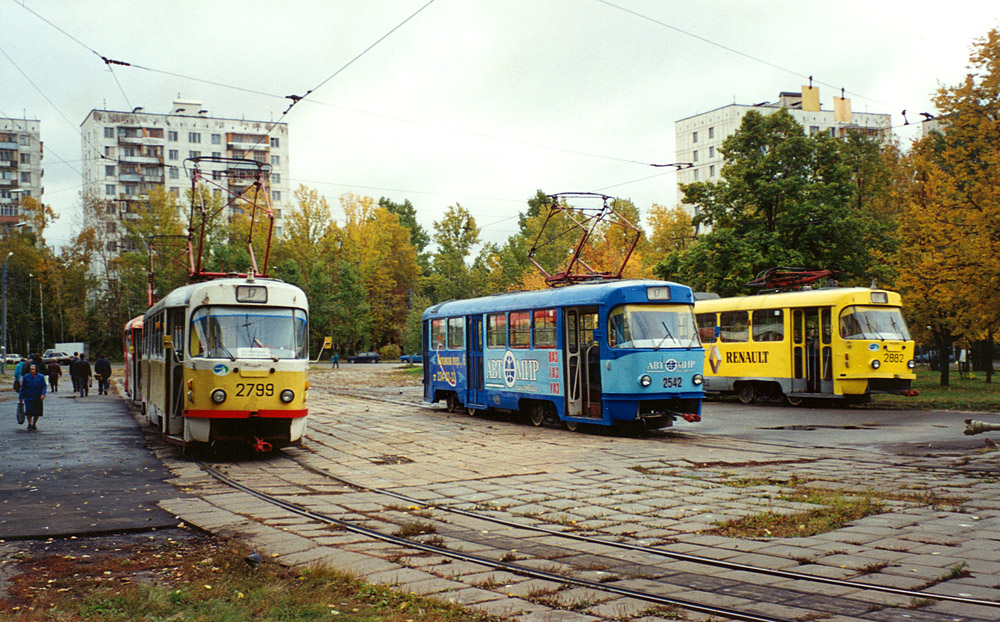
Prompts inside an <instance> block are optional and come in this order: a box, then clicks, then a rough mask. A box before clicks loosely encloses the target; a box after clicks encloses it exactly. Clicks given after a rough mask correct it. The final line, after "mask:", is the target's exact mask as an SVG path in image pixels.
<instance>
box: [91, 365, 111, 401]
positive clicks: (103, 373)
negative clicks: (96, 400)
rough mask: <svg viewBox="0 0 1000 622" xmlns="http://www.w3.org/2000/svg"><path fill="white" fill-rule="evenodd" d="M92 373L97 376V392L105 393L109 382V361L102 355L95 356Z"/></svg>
mask: <svg viewBox="0 0 1000 622" xmlns="http://www.w3.org/2000/svg"><path fill="white" fill-rule="evenodd" d="M94 375H95V376H96V377H97V394H98V395H107V394H108V385H109V384H111V362H110V361H108V359H106V358H104V357H103V356H98V357H97V362H96V363H94Z"/></svg>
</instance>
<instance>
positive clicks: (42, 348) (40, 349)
mask: <svg viewBox="0 0 1000 622" xmlns="http://www.w3.org/2000/svg"><path fill="white" fill-rule="evenodd" d="M38 305H39V308H40V309H41V311H40V312H39V313H40V315H41V318H42V342H41V343H40V344H38V353H39V354H42V353H43V352H44V351H45V301H44V300H43V299H42V281H41V279H39V281H38Z"/></svg>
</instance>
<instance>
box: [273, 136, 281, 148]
mask: <svg viewBox="0 0 1000 622" xmlns="http://www.w3.org/2000/svg"><path fill="white" fill-rule="evenodd" d="M271 146H272V147H274V148H275V149H277V148H278V147H280V146H281V141H280V140H279V139H277V138H272V139H271Z"/></svg>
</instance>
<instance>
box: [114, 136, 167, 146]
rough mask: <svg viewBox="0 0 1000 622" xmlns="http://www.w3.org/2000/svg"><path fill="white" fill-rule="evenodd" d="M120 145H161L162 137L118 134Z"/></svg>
mask: <svg viewBox="0 0 1000 622" xmlns="http://www.w3.org/2000/svg"><path fill="white" fill-rule="evenodd" d="M118 144H120V145H162V144H163V139H162V138H152V137H150V136H119V137H118Z"/></svg>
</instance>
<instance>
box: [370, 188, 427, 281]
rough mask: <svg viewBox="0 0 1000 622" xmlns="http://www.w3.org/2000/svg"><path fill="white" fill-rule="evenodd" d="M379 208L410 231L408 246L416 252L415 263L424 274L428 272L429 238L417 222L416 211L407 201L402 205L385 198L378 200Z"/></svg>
mask: <svg viewBox="0 0 1000 622" xmlns="http://www.w3.org/2000/svg"><path fill="white" fill-rule="evenodd" d="M378 205H379V207H384V208H385V209H387V210H389V211H390V212H391V213H393V214H395V215H396V217H398V218H399V224H401V225H403V226H404V227H406V228H407V229H409V230H410V244H412V245H413V248H414V249H415V250H416V251H417V263H418V264H420V269H421V270H422V271H423V273H424V274H427V273H428V272H429V271H430V253H429V252H428V251H427V247H428V246H429V245H430V243H431V236H430V235H429V234H428V233H427V230H426V229H424V228H423V227H422V226H421V225H420V223H419V222H417V210H416V208H414V207H413V204H412V203H410V200H409V199H405V200H403V202H402V203H396V202H394V201H392V200H390V199H388V198H386V197H381V198H380V199H379V200H378Z"/></svg>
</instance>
